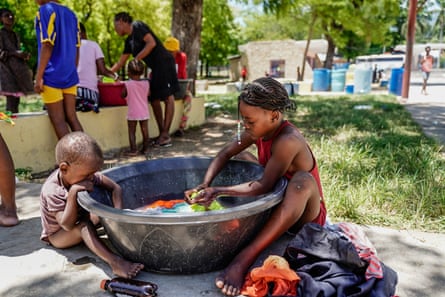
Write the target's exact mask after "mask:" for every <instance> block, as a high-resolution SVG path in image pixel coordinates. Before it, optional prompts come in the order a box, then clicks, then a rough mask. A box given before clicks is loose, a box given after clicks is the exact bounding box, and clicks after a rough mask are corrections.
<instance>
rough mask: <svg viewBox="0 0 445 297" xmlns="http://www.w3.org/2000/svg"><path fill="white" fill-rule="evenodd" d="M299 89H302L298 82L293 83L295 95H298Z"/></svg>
mask: <svg viewBox="0 0 445 297" xmlns="http://www.w3.org/2000/svg"><path fill="white" fill-rule="evenodd" d="M299 88H300V87H299V85H298V83H296V82H294V83H292V91H293V93H294V95H298V90H299Z"/></svg>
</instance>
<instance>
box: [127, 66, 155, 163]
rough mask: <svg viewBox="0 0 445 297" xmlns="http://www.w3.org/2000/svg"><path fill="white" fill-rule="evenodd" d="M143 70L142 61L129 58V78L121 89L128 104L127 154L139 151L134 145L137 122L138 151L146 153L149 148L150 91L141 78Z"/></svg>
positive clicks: (146, 82)
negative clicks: (140, 139)
mask: <svg viewBox="0 0 445 297" xmlns="http://www.w3.org/2000/svg"><path fill="white" fill-rule="evenodd" d="M144 71H145V65H144V63H143V62H142V61H139V60H131V61H130V63H128V77H129V80H127V81H124V84H125V88H124V89H123V90H122V98H125V100H127V106H128V111H127V125H128V140H129V142H130V150H129V151H128V152H127V155H128V156H136V155H137V154H138V153H139V152H138V149H137V146H136V126H137V124H138V123H139V127H140V128H141V133H142V149H141V150H140V153H142V154H146V153H147V152H148V150H149V143H150V138H149V136H148V135H149V133H148V120H149V119H150V113H149V110H148V100H147V98H148V95H149V93H150V82H149V81H148V80H147V79H141V76H142V75H143V74H144Z"/></svg>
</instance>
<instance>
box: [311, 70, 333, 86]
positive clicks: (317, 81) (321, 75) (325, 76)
mask: <svg viewBox="0 0 445 297" xmlns="http://www.w3.org/2000/svg"><path fill="white" fill-rule="evenodd" d="M312 90H313V91H322V92H323V91H327V90H329V72H328V70H327V69H325V68H317V69H314V80H313V82H312Z"/></svg>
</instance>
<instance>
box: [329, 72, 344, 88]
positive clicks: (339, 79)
mask: <svg viewBox="0 0 445 297" xmlns="http://www.w3.org/2000/svg"><path fill="white" fill-rule="evenodd" d="M345 82H346V69H333V70H332V72H331V91H332V92H343V91H344V90H345Z"/></svg>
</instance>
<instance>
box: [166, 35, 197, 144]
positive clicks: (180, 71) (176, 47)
mask: <svg viewBox="0 0 445 297" xmlns="http://www.w3.org/2000/svg"><path fill="white" fill-rule="evenodd" d="M164 47H165V48H166V49H167V50H168V51H169V52H170V53H171V54H172V55H173V57H174V58H175V63H176V72H177V75H178V80H181V79H183V80H185V79H187V55H186V53H184V52H183V51H181V50H180V43H179V40H178V39H176V38H174V37H168V38H167V39H166V40H165V41H164ZM181 95H182V92H181ZM182 102H183V106H184V110H183V112H182V117H181V123H180V124H179V129H178V130H176V132H175V133H174V135H175V136H176V137H181V136H183V135H184V133H185V127H186V126H187V120H188V118H189V117H188V115H189V113H190V110H191V108H192V92H191V91H190V83H189V82H187V85H186V87H185V93H184V94H183V95H182Z"/></svg>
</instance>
